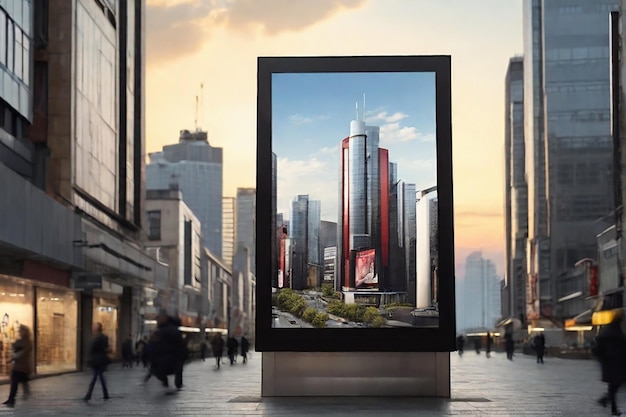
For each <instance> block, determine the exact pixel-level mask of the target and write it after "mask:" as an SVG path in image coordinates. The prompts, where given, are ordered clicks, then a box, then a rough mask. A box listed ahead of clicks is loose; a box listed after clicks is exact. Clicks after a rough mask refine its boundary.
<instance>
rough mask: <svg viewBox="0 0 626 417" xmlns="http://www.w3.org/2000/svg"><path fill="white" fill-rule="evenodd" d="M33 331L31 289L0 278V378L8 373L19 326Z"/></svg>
mask: <svg viewBox="0 0 626 417" xmlns="http://www.w3.org/2000/svg"><path fill="white" fill-rule="evenodd" d="M22 324H23V325H26V326H28V328H30V329H31V332H32V329H33V288H32V287H31V286H29V285H24V284H20V283H17V282H15V281H13V280H10V279H5V278H0V378H6V377H8V375H9V372H10V369H11V368H10V365H11V364H10V360H11V357H12V356H13V348H12V346H13V343H14V342H15V341H16V340H17V338H18V330H19V327H20V325H22Z"/></svg>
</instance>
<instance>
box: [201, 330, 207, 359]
mask: <svg viewBox="0 0 626 417" xmlns="http://www.w3.org/2000/svg"><path fill="white" fill-rule="evenodd" d="M208 341H209V336H206V337H205V340H203V341H202V343H200V360H202V362H204V361H205V359H206V351H207V348H208V346H207V343H208Z"/></svg>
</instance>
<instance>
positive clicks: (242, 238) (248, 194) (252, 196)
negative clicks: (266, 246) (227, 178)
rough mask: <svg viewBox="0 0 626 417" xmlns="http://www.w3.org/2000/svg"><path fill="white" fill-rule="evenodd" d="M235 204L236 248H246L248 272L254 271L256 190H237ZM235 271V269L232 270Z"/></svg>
mask: <svg viewBox="0 0 626 417" xmlns="http://www.w3.org/2000/svg"><path fill="white" fill-rule="evenodd" d="M235 204H236V208H237V210H236V214H235V217H236V225H237V227H236V230H235V239H236V240H235V241H236V247H239V246H244V247H246V248H248V254H249V256H250V271H251V272H252V273H253V274H254V273H255V271H256V256H255V253H256V229H255V227H256V189H255V188H237V199H236V201H235ZM234 269H236V268H234Z"/></svg>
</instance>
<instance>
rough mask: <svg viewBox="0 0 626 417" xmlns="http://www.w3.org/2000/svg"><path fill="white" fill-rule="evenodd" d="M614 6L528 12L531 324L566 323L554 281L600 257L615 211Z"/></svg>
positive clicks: (582, 2) (530, 0)
mask: <svg viewBox="0 0 626 417" xmlns="http://www.w3.org/2000/svg"><path fill="white" fill-rule="evenodd" d="M617 6H618V1H617V0H574V1H554V2H544V1H540V0H527V1H525V3H524V57H525V58H524V60H525V61H524V121H525V124H524V126H525V131H524V135H525V146H526V152H525V158H526V175H527V178H528V200H529V203H528V243H527V252H526V263H527V279H528V285H527V286H528V287H529V288H528V290H527V294H530V295H531V297H530V298H527V300H526V305H527V309H526V310H527V311H526V316H527V319H531V320H533V319H538V318H541V317H552V318H562V317H561V316H562V315H563V314H562V312H560V311H558V307H557V301H558V300H557V277H559V276H560V275H561V274H562V273H564V272H566V271H567V270H568V269H570V268H572V267H573V265H574V264H575V263H576V262H577V261H578V260H580V259H583V258H592V257H593V256H594V255H595V253H596V241H595V236H596V233H597V231H595V230H594V225H595V222H596V221H597V220H598V219H600V218H603V217H605V216H607V215H609V214H610V213H611V212H612V211H613V209H614V204H613V181H612V174H611V172H612V168H613V167H612V154H613V145H612V140H611V117H610V89H609V86H610V71H609V63H610V60H609V13H610V12H611V11H612V10H616V9H617Z"/></svg>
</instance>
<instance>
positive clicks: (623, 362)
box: [593, 310, 626, 416]
mask: <svg viewBox="0 0 626 417" xmlns="http://www.w3.org/2000/svg"><path fill="white" fill-rule="evenodd" d="M619 312H620V313H619V314H616V315H615V317H614V318H613V321H612V322H611V323H610V324H609V325H607V326H605V327H603V328H602V330H600V333H598V335H597V336H596V339H595V346H594V348H593V353H594V354H595V355H596V356H597V357H598V358H599V359H600V366H601V368H602V382H606V383H607V384H608V389H607V393H606V394H604V396H602V398H600V399H599V400H598V403H599V404H600V405H602V406H603V407H606V406H607V403H609V402H610V403H611V414H612V415H614V416H619V415H621V412H620V411H619V410H618V409H617V399H616V396H617V391H618V389H619V387H620V385H621V384H622V382H624V377H625V375H626V338H624V332H622V328H621V324H622V320H623V318H624V317H623V312H622V310H619Z"/></svg>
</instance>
